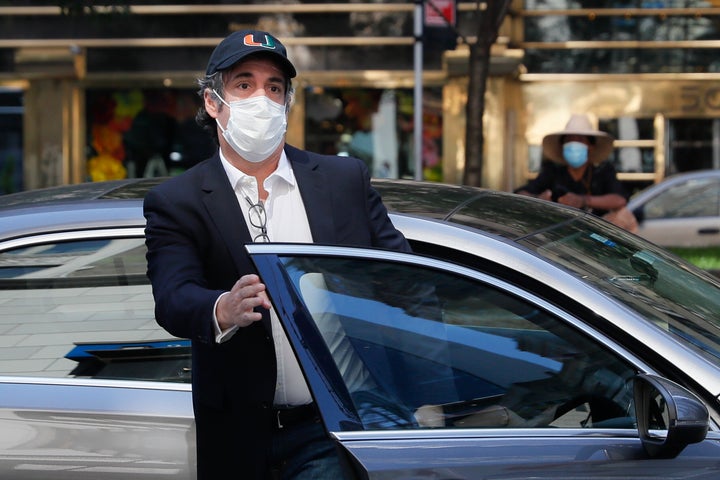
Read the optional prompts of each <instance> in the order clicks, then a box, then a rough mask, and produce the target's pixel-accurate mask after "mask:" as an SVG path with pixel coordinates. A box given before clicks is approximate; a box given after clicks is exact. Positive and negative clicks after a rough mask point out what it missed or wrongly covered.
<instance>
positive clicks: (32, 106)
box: [0, 0, 720, 193]
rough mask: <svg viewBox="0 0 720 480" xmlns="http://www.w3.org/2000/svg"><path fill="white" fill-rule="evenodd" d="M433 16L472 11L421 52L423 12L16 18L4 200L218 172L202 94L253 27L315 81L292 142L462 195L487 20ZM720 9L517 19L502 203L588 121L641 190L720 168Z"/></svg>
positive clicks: (490, 119)
mask: <svg viewBox="0 0 720 480" xmlns="http://www.w3.org/2000/svg"><path fill="white" fill-rule="evenodd" d="M433 1H434V3H435V4H436V6H438V7H440V8H439V9H440V10H442V9H443V8H446V7H448V5H449V7H450V8H452V7H453V5H454V8H455V10H454V13H455V15H454V17H455V18H456V23H455V26H454V28H450V27H448V26H442V25H440V26H431V24H425V22H426V21H427V20H428V17H427V16H428V15H429V13H428V12H431V11H430V10H429V9H431V8H432V7H431V6H430V5H429V0H425V2H422V3H423V4H424V5H423V6H424V8H425V10H424V11H422V12H423V13H422V14H421V15H422V17H423V18H422V19H423V20H424V21H425V22H424V23H423V35H422V36H421V37H418V36H417V35H416V33H417V30H416V29H417V23H416V21H417V18H418V17H417V15H418V10H417V6H418V2H416V3H413V2H407V1H404V0H403V1H395V2H392V1H385V2H370V1H367V2H350V1H347V2H320V1H314V2H297V1H293V2H280V1H278V2H274V3H273V4H271V5H268V4H267V2H260V1H258V2H254V3H249V2H243V3H242V4H239V3H229V2H228V3H225V2H216V3H212V4H209V3H207V2H196V1H177V2H173V4H172V5H166V4H160V3H157V2H155V3H152V4H150V3H148V2H141V1H115V2H110V1H108V2H105V3H106V4H103V5H98V2H89V1H82V0H65V1H55V2H50V1H47V2H42V1H32V2H30V1H27V2H23V1H13V2H6V4H2V3H0V21H1V22H2V23H3V28H2V29H0V125H2V127H3V128H2V130H1V131H0V192H2V193H7V192H11V191H16V190H19V189H30V188H38V187H44V186H50V185H56V184H64V183H78V182H83V181H91V180H101V179H106V178H121V177H128V176H129V177H132V176H158V175H172V174H174V173H176V172H179V171H182V170H184V169H186V168H188V167H189V166H191V165H193V164H194V163H197V162H198V161H200V160H202V159H203V158H205V157H206V156H207V155H209V152H211V151H212V149H213V148H214V146H213V145H212V144H211V143H209V140H208V138H207V136H206V135H205V134H204V132H201V131H198V129H197V127H196V126H195V124H194V121H193V118H194V114H195V111H196V110H197V107H198V105H199V104H198V102H199V97H198V96H197V94H196V89H197V86H196V85H197V83H196V81H197V78H198V77H199V76H200V75H201V74H202V72H203V71H204V67H205V62H206V61H207V58H208V57H209V55H210V52H211V51H212V49H213V47H214V46H215V45H216V44H217V43H218V42H219V41H220V40H221V39H222V38H224V37H225V36H226V35H227V34H228V33H230V32H231V31H234V30H238V29H243V28H261V29H266V30H269V31H271V32H273V33H275V34H276V35H277V36H278V37H279V38H281V39H282V40H283V42H284V43H285V44H286V45H287V46H288V49H289V55H290V56H291V58H292V60H293V62H294V63H295V64H296V66H297V67H298V70H299V76H298V77H297V79H296V82H295V85H294V86H295V100H294V106H293V108H292V109H291V118H290V121H289V129H288V142H289V143H292V144H294V145H296V146H299V147H304V148H308V149H311V150H315V151H321V152H327V153H340V154H348V155H354V156H358V157H360V158H363V159H364V160H365V161H366V162H367V163H368V166H369V167H370V168H371V170H372V172H373V174H374V175H376V176H388V177H411V178H412V177H415V178H417V177H418V176H421V177H422V178H424V179H427V180H436V181H444V182H449V183H461V182H462V172H463V168H464V163H465V158H464V155H465V149H464V142H465V118H466V112H465V105H466V103H467V96H468V50H467V46H466V44H467V43H472V42H474V41H475V35H476V34H477V31H476V30H477V27H476V25H477V15H478V8H479V7H480V8H481V7H482V2H476V1H474V0H473V1H467V2H465V1H457V2H446V1H441V0H433ZM718 3H720V2H699V1H652V2H651V1H644V0H643V1H641V0H635V1H626V2H622V1H604V2H601V1H596V2H574V1H560V0H557V1H552V0H546V1H541V0H535V1H532V0H525V1H520V0H513V1H512V2H511V8H510V11H509V14H508V15H507V17H506V18H505V21H504V23H503V25H502V27H501V31H500V36H499V38H498V40H497V42H496V44H495V46H494V47H493V51H492V54H493V55H492V58H491V61H490V78H489V81H488V86H487V91H486V95H485V105H486V108H485V112H484V119H485V122H484V126H485V131H484V132H483V133H484V138H485V142H484V143H485V151H484V168H483V186H487V187H490V188H496V189H501V190H512V189H514V188H516V187H517V186H519V185H521V184H522V183H524V182H525V181H526V180H527V179H528V178H531V177H532V176H533V175H534V173H535V172H536V171H537V169H538V167H539V164H540V162H541V161H542V155H541V152H540V148H539V145H540V142H541V139H542V136H543V135H544V134H546V133H549V132H551V131H553V130H559V129H561V128H562V127H563V126H564V124H565V122H566V121H567V119H568V118H569V116H570V115H571V114H572V113H578V112H584V113H588V114H589V115H591V116H592V117H593V118H594V119H595V120H596V121H597V122H598V125H599V126H600V128H602V129H604V130H607V131H610V132H611V133H612V134H613V135H614V136H615V137H616V138H617V139H618V140H617V142H616V147H617V148H616V149H615V152H614V154H613V157H612V159H611V161H613V162H614V163H615V165H616V166H617V168H618V171H619V172H620V176H621V179H622V180H623V181H625V182H627V183H628V184H629V185H630V186H631V187H633V188H636V187H637V188H639V187H640V186H644V185H647V184H649V183H652V182H656V181H659V180H660V179H662V178H664V177H665V176H666V175H667V174H669V173H674V172H676V171H685V170H692V169H699V168H720V82H719V81H718V80H720V56H719V55H718V51H719V50H720V36H719V28H718V23H719V22H718V20H720V5H718ZM433 11H434V10H433ZM418 42H420V46H421V49H422V50H421V52H422V55H421V58H418V56H417V47H418V45H419V43H418ZM420 67H421V68H420ZM418 75H420V76H419V77H418ZM418 78H420V81H421V82H422V92H423V95H422V103H421V104H418V103H417V101H418V99H416V98H415V88H416V86H417V83H418ZM417 105H422V123H423V128H422V141H421V142H420V145H421V147H420V148H421V150H422V153H421V158H422V166H421V167H419V166H418V165H420V164H419V163H417V161H416V159H417V158H418V157H417V155H416V154H415V150H416V149H417V147H416V145H418V143H417V142H416V141H415V139H414V136H415V132H416V131H415V128H414V113H415V109H416V106H417ZM418 168H421V172H418Z"/></svg>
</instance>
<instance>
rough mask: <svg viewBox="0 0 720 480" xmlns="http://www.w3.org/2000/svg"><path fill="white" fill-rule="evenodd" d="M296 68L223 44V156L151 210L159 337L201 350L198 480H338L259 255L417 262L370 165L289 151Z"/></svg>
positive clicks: (204, 91)
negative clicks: (257, 245)
mask: <svg viewBox="0 0 720 480" xmlns="http://www.w3.org/2000/svg"><path fill="white" fill-rule="evenodd" d="M295 75H296V72H295V68H294V66H293V65H292V63H291V62H290V61H289V60H288V59H287V52H286V49H285V47H284V46H283V45H282V43H280V41H279V40H277V39H276V38H275V37H273V36H272V35H270V34H269V33H267V32H260V31H240V32H235V33H233V34H231V35H230V36H228V37H227V38H226V39H224V40H223V41H222V42H221V43H220V44H219V45H218V46H217V47H216V48H215V50H214V52H213V54H212V55H211V57H210V60H209V62H208V66H207V70H206V76H205V77H204V78H203V79H201V80H200V82H199V83H200V87H201V88H200V92H199V93H200V94H201V95H202V97H203V100H204V108H203V109H201V111H200V112H199V114H198V122H199V123H201V124H202V125H203V126H205V127H206V128H208V130H209V132H210V133H211V134H212V135H213V137H214V138H215V140H216V141H217V142H218V145H219V149H218V152H217V153H216V154H215V155H214V156H213V157H211V158H209V159H207V160H205V161H204V162H202V163H200V164H198V165H197V166H195V167H193V168H191V169H190V170H188V171H187V172H185V173H183V174H181V175H179V176H177V177H174V178H171V179H169V180H168V181H166V182H164V183H162V184H161V185H159V186H158V187H156V188H155V189H153V190H152V191H151V192H150V193H149V194H148V195H147V197H146V199H145V205H144V209H145V216H146V219H147V228H146V238H147V247H148V253H147V260H148V276H149V277H150V280H151V282H152V287H153V295H154V298H155V303H156V306H155V314H156V318H157V321H158V323H159V324H160V325H161V326H163V327H164V328H165V329H166V330H167V331H168V332H170V333H171V334H173V335H175V336H178V337H182V338H189V339H191V340H192V386H193V405H194V410H195V422H196V430H197V432H196V435H197V462H198V478H199V479H200V480H204V479H210V478H212V479H216V478H224V477H225V476H227V475H228V474H229V473H230V472H237V475H236V476H238V478H270V477H271V475H278V474H279V475H281V476H282V478H340V477H341V475H342V474H341V473H340V469H341V466H340V462H339V461H338V457H337V455H336V452H335V449H334V445H333V443H332V442H331V440H330V439H329V438H328V436H327V434H326V432H325V431H324V429H323V427H322V425H321V424H320V423H319V420H318V417H317V412H316V410H315V407H314V404H313V403H312V397H311V395H310V392H309V390H308V388H307V385H306V383H305V380H304V378H303V376H302V374H301V372H300V370H299V366H298V365H297V361H296V359H295V358H294V354H293V353H292V350H291V349H290V348H289V345H288V343H287V338H285V334H284V332H283V331H282V328H280V325H279V323H278V320H277V315H276V314H275V312H274V311H273V310H272V307H271V304H270V302H269V301H268V298H267V296H266V294H265V286H264V285H263V284H262V283H261V282H260V279H259V278H258V276H257V275H256V274H255V270H254V268H253V266H252V264H251V262H250V259H249V257H248V256H247V254H246V253H245V250H244V248H243V245H244V244H245V243H248V242H252V241H282V242H315V243H323V244H342V245H358V246H374V247H381V248H387V249H393V250H400V251H409V249H410V248H409V245H408V243H407V241H406V239H405V238H404V237H403V235H402V234H401V233H400V232H399V231H398V230H396V229H395V227H394V226H393V225H392V223H391V221H390V219H389V217H388V215H387V211H386V209H385V207H384V205H383V203H382V200H381V198H380V196H379V195H378V193H377V192H376V191H375V190H374V189H373V188H372V187H371V185H370V176H369V173H368V170H367V168H366V167H365V165H364V163H363V162H362V161H360V160H358V159H354V158H351V157H339V156H327V155H318V154H315V153H311V152H307V151H303V150H299V149H297V148H293V147H291V146H289V145H286V144H285V139H284V135H285V128H286V124H287V111H288V109H289V105H290V100H291V96H292V87H291V79H292V78H293V77H294V76H295Z"/></svg>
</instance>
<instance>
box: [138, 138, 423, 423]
mask: <svg viewBox="0 0 720 480" xmlns="http://www.w3.org/2000/svg"><path fill="white" fill-rule="evenodd" d="M285 153H286V154H287V156H288V159H289V160H290V163H291V165H292V168H293V171H294V173H295V178H296V179H297V182H298V185H299V187H300V193H301V195H302V199H303V202H304V204H305V208H306V210H307V216H308V222H309V224H310V230H311V232H312V236H313V240H314V242H315V243H322V244H336V245H355V246H374V247H381V248H387V249H393V250H400V251H409V250H410V247H409V245H408V243H407V241H406V239H405V237H404V236H403V235H402V234H401V233H400V232H399V231H398V230H397V229H395V227H394V226H393V225H392V223H391V222H390V219H389V218H388V215H387V211H386V209H385V206H384V205H383V203H382V201H381V198H380V196H379V194H378V193H377V192H376V191H375V190H374V189H373V188H372V187H371V185H370V176H369V173H368V170H367V168H366V166H365V164H364V163H363V162H362V161H360V160H358V159H355V158H351V157H337V156H327V155H318V154H315V153H311V152H307V151H304V150H299V149H297V148H294V147H291V146H286V147H285ZM144 213H145V217H146V220H147V227H146V231H145V232H146V243H147V247H148V253H147V261H148V276H149V278H150V281H151V283H152V289H153V295H154V298H155V315H156V319H157V322H158V323H159V324H160V325H161V326H162V327H164V328H165V329H166V330H167V331H168V332H170V333H171V334H173V335H175V336H177V337H181V338H189V339H191V340H192V354H193V361H192V382H193V401H194V402H195V403H197V402H201V403H203V404H206V405H208V406H210V407H214V408H221V409H222V408H228V407H233V408H237V409H247V411H252V410H253V408H248V407H252V406H256V407H257V406H259V407H261V408H264V409H267V408H268V407H269V406H271V405H272V400H273V397H274V388H275V381H276V362H275V352H274V345H273V342H272V337H271V333H270V324H269V320H268V319H269V316H268V315H265V319H264V320H263V322H256V323H255V324H253V325H251V326H249V327H245V328H241V329H239V330H238V332H237V333H236V334H235V335H234V336H233V337H232V338H231V339H230V340H228V341H227V342H224V343H222V344H217V343H216V342H215V333H214V330H213V325H212V318H213V308H214V305H215V301H216V300H217V298H218V296H219V295H220V294H221V293H222V292H225V291H228V290H230V289H231V288H232V286H233V284H234V283H235V282H236V281H237V280H238V279H239V278H240V277H241V276H242V275H245V274H248V273H255V269H254V267H253V266H252V264H251V262H250V259H249V257H248V256H247V254H246V253H245V250H244V248H243V244H245V243H248V242H251V237H250V232H249V230H248V228H247V225H246V224H245V221H244V218H243V215H242V211H241V209H240V206H239V205H238V201H237V198H236V196H235V193H234V191H233V189H232V187H231V185H230V182H229V181H228V178H227V176H226V174H225V171H224V170H223V167H222V164H221V162H220V157H219V155H217V154H216V155H215V156H214V157H212V158H209V159H207V160H205V161H204V162H202V163H200V164H198V165H196V166H195V167H193V168H191V169H189V170H188V171H187V172H185V173H183V174H181V175H179V176H177V177H173V178H171V179H169V180H167V181H165V182H163V183H162V184H160V185H159V186H157V187H156V188H154V189H153V190H151V191H150V192H149V193H148V195H147V196H146V198H145V203H144Z"/></svg>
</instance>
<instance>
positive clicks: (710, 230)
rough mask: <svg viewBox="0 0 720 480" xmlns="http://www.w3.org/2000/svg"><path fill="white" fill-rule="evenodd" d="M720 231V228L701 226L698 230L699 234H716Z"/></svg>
mask: <svg viewBox="0 0 720 480" xmlns="http://www.w3.org/2000/svg"><path fill="white" fill-rule="evenodd" d="M717 233H720V228H701V229H699V230H698V234H699V235H715V234H717Z"/></svg>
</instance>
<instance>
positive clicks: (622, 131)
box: [598, 117, 655, 173]
mask: <svg viewBox="0 0 720 480" xmlns="http://www.w3.org/2000/svg"><path fill="white" fill-rule="evenodd" d="M653 121H654V120H653V119H652V118H633V117H619V118H606V119H600V121H599V122H598V124H599V128H600V130H602V131H604V132H608V133H609V134H610V135H612V136H613V137H615V148H614V149H613V151H612V153H611V154H610V157H609V158H608V161H610V162H612V163H613V165H615V170H617V171H618V172H619V173H653V172H654V171H655V144H654V140H653V139H654V138H655V130H654V126H653Z"/></svg>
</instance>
